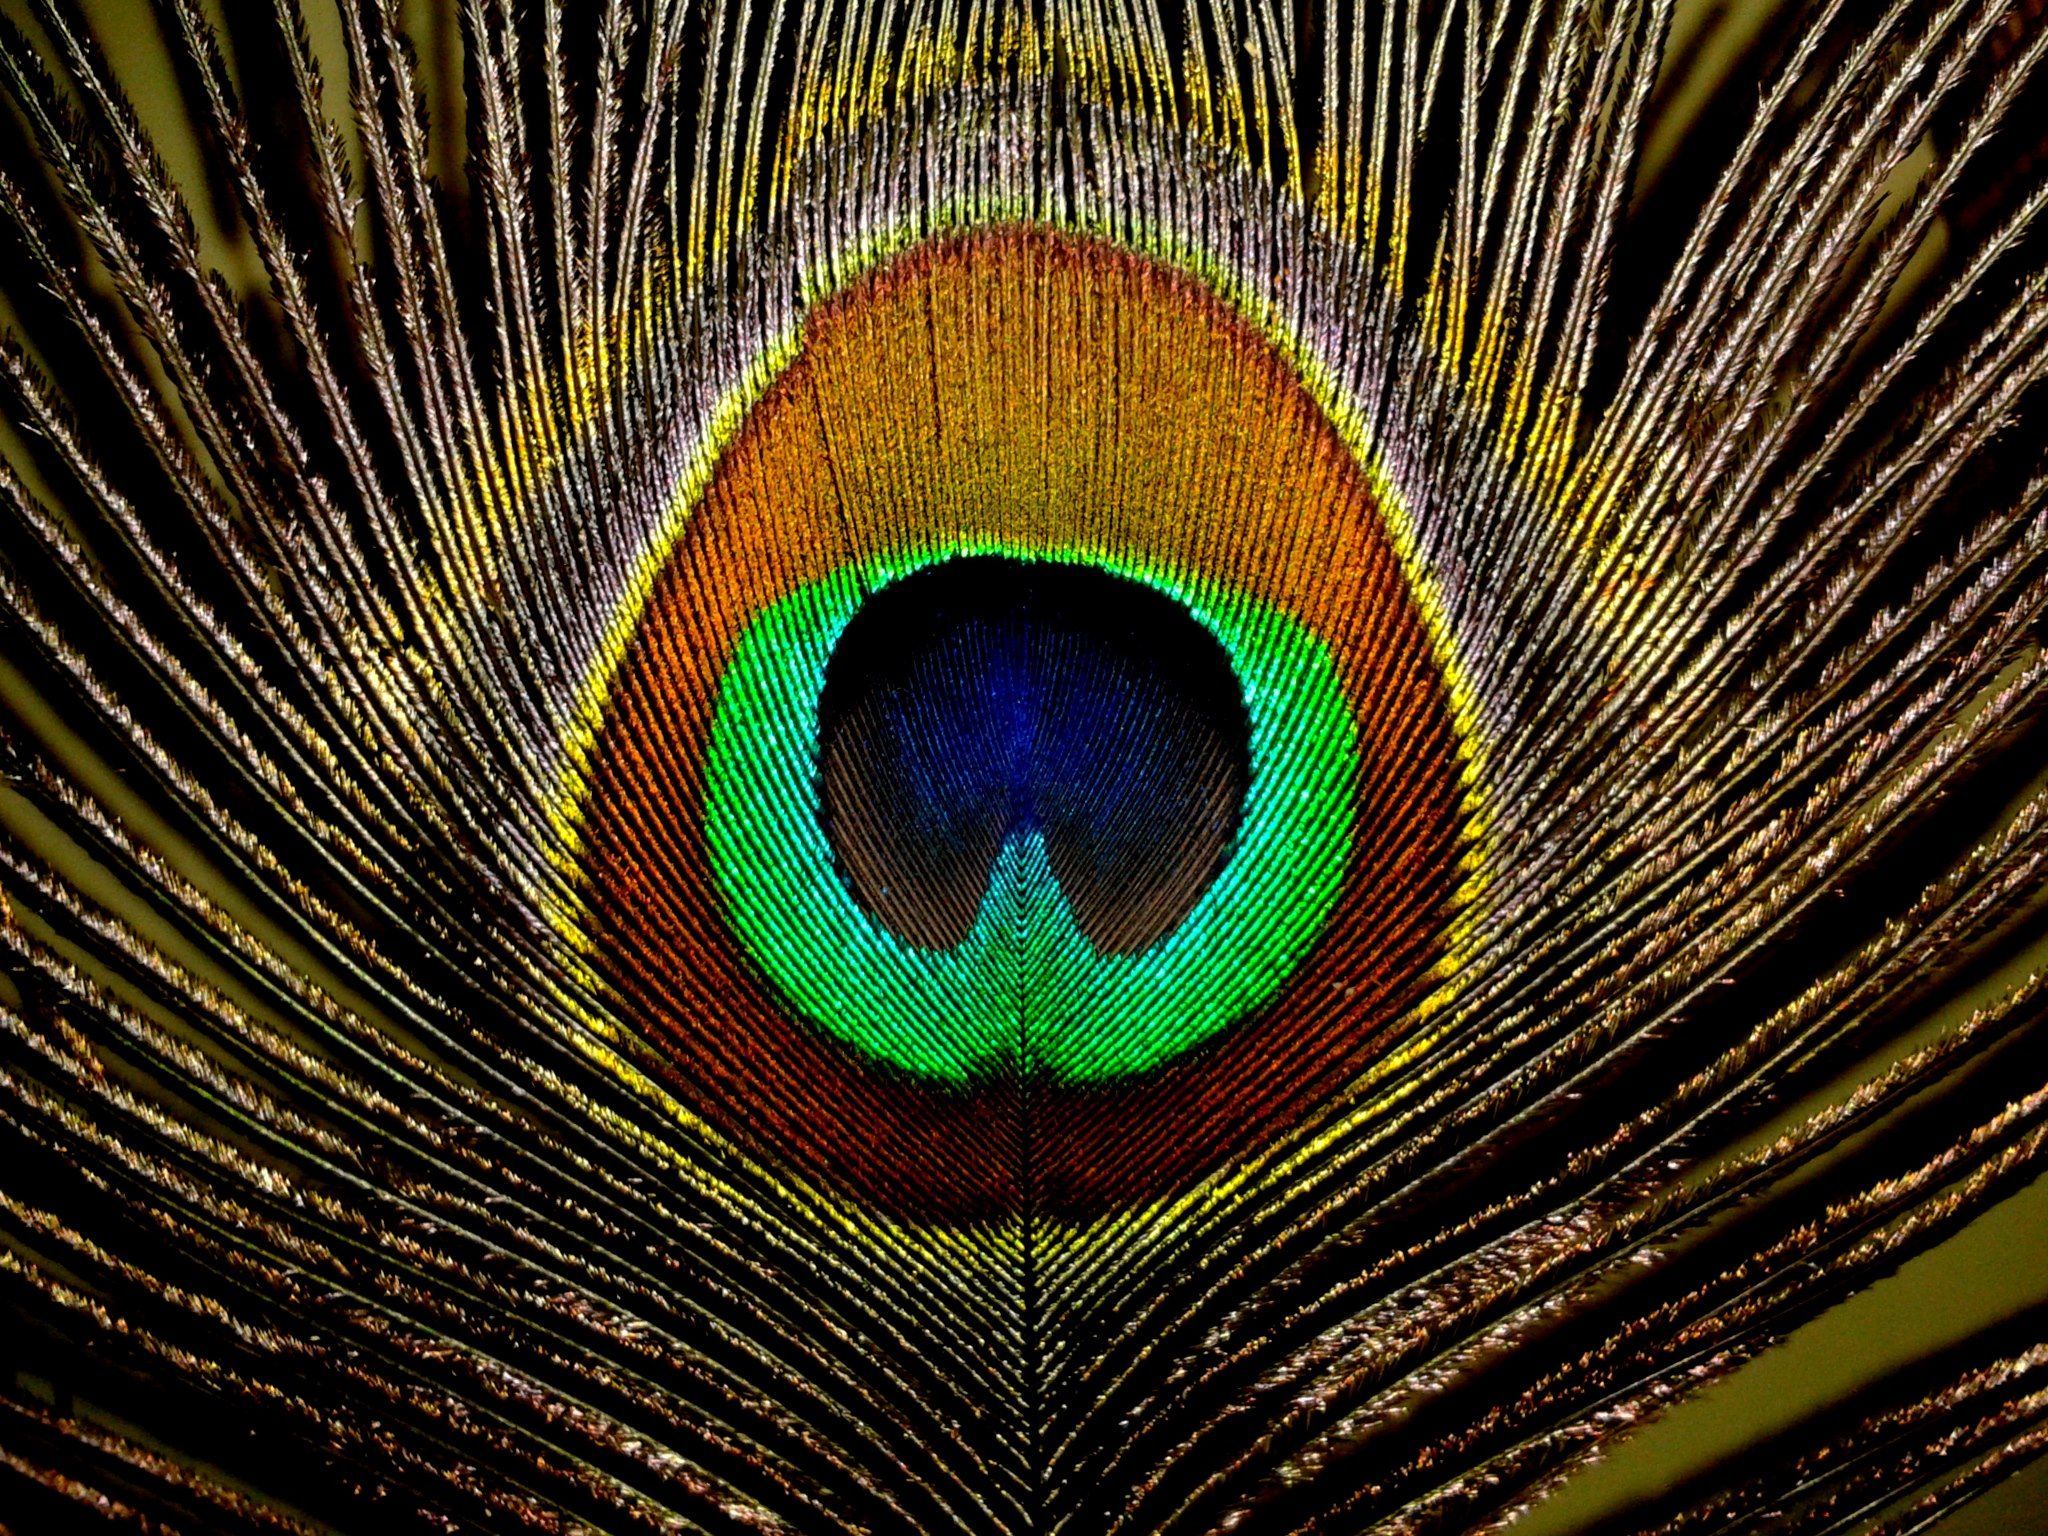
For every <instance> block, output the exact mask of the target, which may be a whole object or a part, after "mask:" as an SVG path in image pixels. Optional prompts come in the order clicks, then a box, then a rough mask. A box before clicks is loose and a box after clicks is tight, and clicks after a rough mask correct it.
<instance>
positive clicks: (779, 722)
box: [704, 548, 1357, 1083]
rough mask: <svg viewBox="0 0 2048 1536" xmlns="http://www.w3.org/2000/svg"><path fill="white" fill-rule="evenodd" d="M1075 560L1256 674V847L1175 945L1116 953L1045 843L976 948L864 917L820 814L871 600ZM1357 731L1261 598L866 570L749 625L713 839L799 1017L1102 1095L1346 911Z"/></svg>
mask: <svg viewBox="0 0 2048 1536" xmlns="http://www.w3.org/2000/svg"><path fill="white" fill-rule="evenodd" d="M982 553H994V554H1010V555H1013V556H1014V557H1015V558H1020V559H1047V558H1053V559H1074V560H1075V561H1076V563H1086V564H1090V565H1094V566H1097V567H1099V568H1102V569H1106V570H1110V571H1112V572H1114V573H1115V574H1117V575H1121V576H1125V577H1127V578H1130V579H1132V580H1138V581H1144V582H1146V583H1148V584H1149V585H1151V586H1154V587H1156V588H1158V589H1159V590H1161V591H1163V592H1165V593H1166V594H1167V595H1169V596H1171V597H1173V598H1175V599H1176V600H1178V601H1179V602H1181V603H1182V604H1184V605H1185V606H1186V607H1187V609H1188V611H1189V612H1190V613H1191V614H1192V615H1193V616H1194V617H1195V618H1196V619H1197V620H1198V621H1199V622H1200V623H1202V624H1203V625H1204V626H1206V627H1207V628H1208V630H1209V631H1210V633H1211V634H1213V635H1215V637H1216V638H1217V640H1218V641H1219V642H1220V643H1221V644H1222V646H1223V648H1224V650H1225V652H1226V654H1227V655H1228V656H1229V658H1230V662H1231V665H1232V667H1233V668H1234V669H1235V670H1236V673H1237V677H1238V682H1239V685H1240V686H1241V687H1242V689H1243V690H1244V699H1245V707H1246V713H1247V715H1248V716H1249V719H1250V726H1251V739H1250V761H1251V774H1250V782H1249V785H1248V787H1247V790H1246V793H1245V803H1244V813H1243V817H1242V819H1241V822H1240V826H1239V830H1238V836H1237V840H1236V845H1235V846H1234V848H1233V849H1232V851H1231V854H1230V857H1229V860H1228V861H1227V862H1226V863H1225V865H1224V867H1223V869H1222V871H1221V872H1220V873H1218V875H1217V876H1216V879H1215V881H1214V882H1213V883H1212V884H1211V885H1210V886H1209V888H1208V890H1206V891H1205V892H1203V894H1202V896H1201V897H1200V898H1199V899H1198V900H1197V902H1196V903H1195V906H1194V908H1193V909H1192V910H1191V911H1190V912H1189V913H1188V915H1187V917H1186V918H1185V919H1184V920H1183V921H1182V922H1181V924H1180V926H1179V927H1178V928H1176V929H1174V930H1173V932H1172V933H1170V934H1168V935H1166V936H1165V937H1164V938H1162V939H1160V940H1159V941H1158V942H1157V943H1155V944H1154V945H1152V946H1151V947H1150V948H1149V949H1147V950H1145V951H1143V952H1142V953H1140V954H1136V955H1103V954H1098V953H1097V952H1096V950H1095V948H1094V946H1093V945H1091V944H1090V943H1089V942H1088V940H1087V938H1086V937H1085V936H1084V935H1083V934H1082V932H1081V930H1080V928H1079V927H1078V926H1077V925H1076V923H1075V921H1074V917H1073V913H1072V911H1071V910H1070V909H1069V907H1068V906H1067V902H1066V898H1065V896H1064V895H1062V894H1061V892H1060V889H1059V886H1058V883H1057V881H1056V880H1055V879H1054V877H1053V874H1052V869H1051V866H1050V864H1049V863H1048V862H1047V859H1046V853H1045V847H1044V844H1043V842H1042V840H1041V839H1040V837H1039V835H1038V834H1037V833H1032V834H1029V835H1028V836H1026V837H1023V838H1013V839H1012V840H1011V841H1010V842H1009V843H1007V844H1005V846H1004V848H1003V850H1002V853H1001V854H1000V855H999V856H998V858H997V861H996V866H995V869H994V871H993V872H992V875H991V878H990V881H989V889H988V894H987V895H986V896H985V897H984V898H983V901H982V906H981V909H980V911H979V913H978V914H977V916H976V919H975V922H974V926H973V928H972V930H971V931H970V932H969V934H968V936H967V938H965V939H964V940H962V941H961V942H960V943H959V944H958V945H956V946H955V947H954V948H952V949H950V950H943V951H941V950H926V949H920V948H918V947H917V946H915V945H912V944H909V943H906V942H905V941H904V940H902V939H899V938H898V937H897V936H896V935H895V934H893V933H891V932H890V931H889V930H888V929H886V928H884V927H883V926H882V925H881V924H880V923H878V922H876V921H875V919H874V918H872V917H870V916H869V915H868V913H867V912H866V911H865V910H863V909H862V908H861V906H860V905H859V904H858V903H857V902H856V901H855V900H854V899H853V896H852V895H851V893H849V892H848V890H847V888H846V885H845V883H844V881H842V880H841V878H840V876H839V874H838V871H837V869H836V868H835V865H834V860H833V855H832V850H831V847H830V844H829V843H828V842H827V840H826V837H825V833H824V830H823V828H822V827H821V826H820V825H819V821H818V788H817V765H816V751H817V711H818V698H819V694H820V693H821V692H822V690H823V688H824V684H825V668H826V663H827V662H828V661H829V660H830V658H831V655H832V650H833V647H834V646H835V645H836V644H837V643H838V641H839V637H840V636H841V634H843V633H844V632H845V629H846V626H847V624H848V623H849V622H850V621H851V620H852V618H853V616H854V614H855V612H856V611H857V610H858V609H859V607H860V605H861V603H862V602H863V601H864V599H865V597H866V595H867V594H868V593H869V592H872V591H874V590H876V589H877V588H879V587H881V586H884V585H886V584H887V583H888V582H890V581H894V580H897V579H900V578H901V577H903V576H906V575H909V574H910V573H911V572H912V571H914V570H917V569H920V568H922V567H924V566H927V565H931V564H936V563H938V562H939V561H941V560H945V559H952V558H956V557H959V556H963V555H967V554H982ZM1356 765H1357V732H1356V728H1355V726H1354V723H1353V721H1352V718H1351V711H1350V709H1349V707H1348V706H1347V704H1346V702H1345V699H1344V693H1343V688H1342V685H1341V683H1340V681H1339V678H1338V675H1337V669H1336V666H1335V664H1334V663H1333V662H1332V660H1331V658H1330V654H1329V651H1328V649H1327V648H1326V647H1325V646H1324V645H1323V643H1322V642H1321V641H1320V640H1319V639H1317V638H1316V637H1315V636H1314V635H1312V634H1310V633H1309V632H1308V631H1307V630H1306V629H1304V628H1303V627H1302V626H1301V625H1300V624H1298V623H1297V622H1296V621H1295V620H1293V619H1292V618H1291V617H1289V616H1288V615H1286V614H1283V613H1281V612H1279V611H1278V610H1276V609H1274V608H1272V607H1270V606H1268V605H1266V604H1263V603H1258V602H1256V601H1254V600H1252V599H1250V598H1247V597H1245V596H1243V595H1241V594H1233V593H1222V592H1218V591H1213V590H1210V589H1206V588H1202V589H1198V588H1196V587H1193V586H1191V585H1190V584H1188V583H1186V582H1184V581H1182V580H1179V579H1177V578H1174V577H1171V576H1167V575H1162V574H1160V573H1157V572H1151V571H1145V570H1139V569H1132V568H1126V567H1123V566H1121V565H1120V564H1118V563H1117V562H1114V561H1109V560H1104V559H1101V558H1099V557H1093V558H1089V559H1087V560H1085V562H1083V561H1080V560H1079V559H1078V557H1070V556H1064V555H1052V556H1048V555H1046V554H1045V553H1043V552H1040V551H1015V550H1010V549H966V548H962V549H957V550H948V551H945V552H943V553H938V554H929V553H928V554H921V555H919V556H916V557H914V558H910V559H905V560H899V561H895V562H890V561H883V560H877V561H872V562H869V563H867V564H866V565H863V566H853V565H849V566H846V567H844V568H842V569H841V570H839V571H837V572H835V573H834V574H833V575H831V576H828V577H826V578H824V579H823V580H821V581H816V582H813V583H811V584H809V585H807V586H803V587H799V588H797V589H796V590H795V591H793V592H791V593H790V594H789V595H788V596H786V597H784V598H782V599H781V600H780V601H779V602H776V603H774V604H773V605H771V606H770V607H768V608H765V609H763V610H762V611H761V612H760V613H759V614H758V615H756V616H755V618H754V619H753V621H752V622H751V623H750V624H749V625H748V627H747V629H746V631H745V633H744V634H742V635H741V637H740V639H739V641H738V642H737V644H736V645H735V646H734V648H733V653H732V657H731V659H730V661H729V662H728V664H727V666H726V670H725V676H724V678H723V680H722V682H721V685H720V689H719V697H718V703H717V707H716V711H715V713H714V715H713V719H712V726H711V740H710V744H709V750H708V752H707V755H706V762H705V803H704V838H705V844H706V848H707V851H708V853H709V856H710V862H711V869H712V873H713V876H714V878H715V879H716V881H717V883H718V886H719V889H720V892H721V894H722V895H723V897H724V899H725V903H726V911H727V916H728V918H729V920H730V922H731V924H732V927H733V931H734V932H735V933H736V934H737V935H738V937H739V939H740V941H741V942H742V943H743V944H744V945H745V947H746V948H747V950H748V952H749V953H750V954H751V955H752V956H753V958H754V960H755V961H756V963H758V964H759V965H760V967H761V969H762V970H763V971H764V972H765V973H766V974H767V976H768V978H769V979H770V980H771V981H772V982H774V984H775V985H776V987H777V988H778V989H780V991H781V992H782V993H783V994H784V996H785V997H786V998H787V999H788V1000H789V1002H790V1003H792V1004H793V1005H794V1006H795V1007H796V1009H797V1010H798V1011H799V1012H801V1013H802V1014H803V1015H804V1016H806V1017H807V1018H809V1019H810V1020H811V1021H812V1022H814V1023H815V1024H817V1025H818V1026H819V1027H820V1028H822V1029H824V1030H826V1031H827V1032H829V1033H830V1034H832V1035H834V1036H836V1037H837V1038H839V1039H840V1040H843V1041H845V1042H846V1043H847V1044H849V1045H851V1046H854V1047H855V1048H856V1049H858V1050H860V1051H862V1052H864V1053H865V1054H867V1055H869V1056H872V1057H876V1058H879V1059H880V1060H883V1061H886V1062H890V1063H893V1064H894V1065H896V1066H898V1067H901V1068H903V1069H905V1070H907V1071H909V1072H912V1073H915V1074H917V1075H919V1076H922V1077H926V1078H935V1079H938V1080H940V1081H943V1082H947V1083H965V1082H968V1081H971V1080H974V1079H977V1078H981V1077H985V1076H987V1075H989V1074H991V1073H993V1072H996V1071H1000V1070H1003V1069H1006V1068H1007V1069H1016V1068H1022V1069H1025V1070H1031V1071H1038V1072H1045V1073H1050V1074H1051V1075H1052V1076H1054V1077H1055V1078H1058V1079H1061V1080H1065V1081H1069V1082H1082V1083H1092V1082H1103V1081H1108V1080H1111V1079H1115V1078H1120V1077H1127V1076H1130V1075H1133V1074H1136V1073H1141V1072H1147V1071H1150V1070H1151V1069H1153V1068H1155V1067H1157V1066H1159V1065H1161V1064H1162V1063H1164V1062H1166V1061H1168V1060H1170V1059H1171V1058H1173V1057H1175V1056H1177V1055H1179V1054H1181V1053H1182V1052H1184V1051H1186V1050H1188V1049H1190V1048H1191V1047H1193V1046H1195V1045H1197V1044H1199V1043H1200V1042H1202V1041H1204V1040H1206V1039H1208V1038H1210V1037H1211V1036H1212V1035H1214V1034H1216V1033H1217V1032H1218V1031H1220V1030H1222V1029H1224V1028H1227V1027H1228V1026H1229V1025H1230V1024H1232V1023H1234V1022H1236V1021H1237V1020H1238V1019H1240V1018H1242V1017H1243V1016H1244V1015H1245V1014H1247V1013H1249V1012H1251V1011H1252V1010H1253V1009H1255V1008H1257V1007H1259V1006H1260V1005H1261V1004H1263V1003H1265V1002H1266V1001H1268V1000H1269V999H1270V998H1271V997H1272V996H1273V994H1274V993H1275V992H1277V991H1278V990H1279V988H1280V986H1281V984H1282V983H1283V982H1285V981H1286V979H1287V977H1288V976H1289V975H1290V974H1292V973H1293V971H1294V970H1295V968H1296V967H1297V966H1298V965H1299V964H1300V963H1301V961H1302V959H1303V957H1304V956H1305V955H1306V954H1307V953H1308V950H1309V947H1310V946H1311V945H1312V944H1313V943H1314V942H1315V939H1316V936H1317V934H1318V933H1320V932H1321V930H1322V926H1323V923H1324V921H1325V919H1327V918H1328V916H1329V914H1330V910H1331V908H1332V907H1333V906H1334V905H1335V904H1336V901H1337V896H1338V893H1339V890H1340V888H1341V886H1342V884H1343V879H1344V874H1345V871H1346V869H1347V867H1348V866H1349V863H1350V856H1351V839H1352V822H1353V818H1354V804H1353V795H1352V784H1353V782H1354V779H1355V774H1356Z"/></svg>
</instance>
